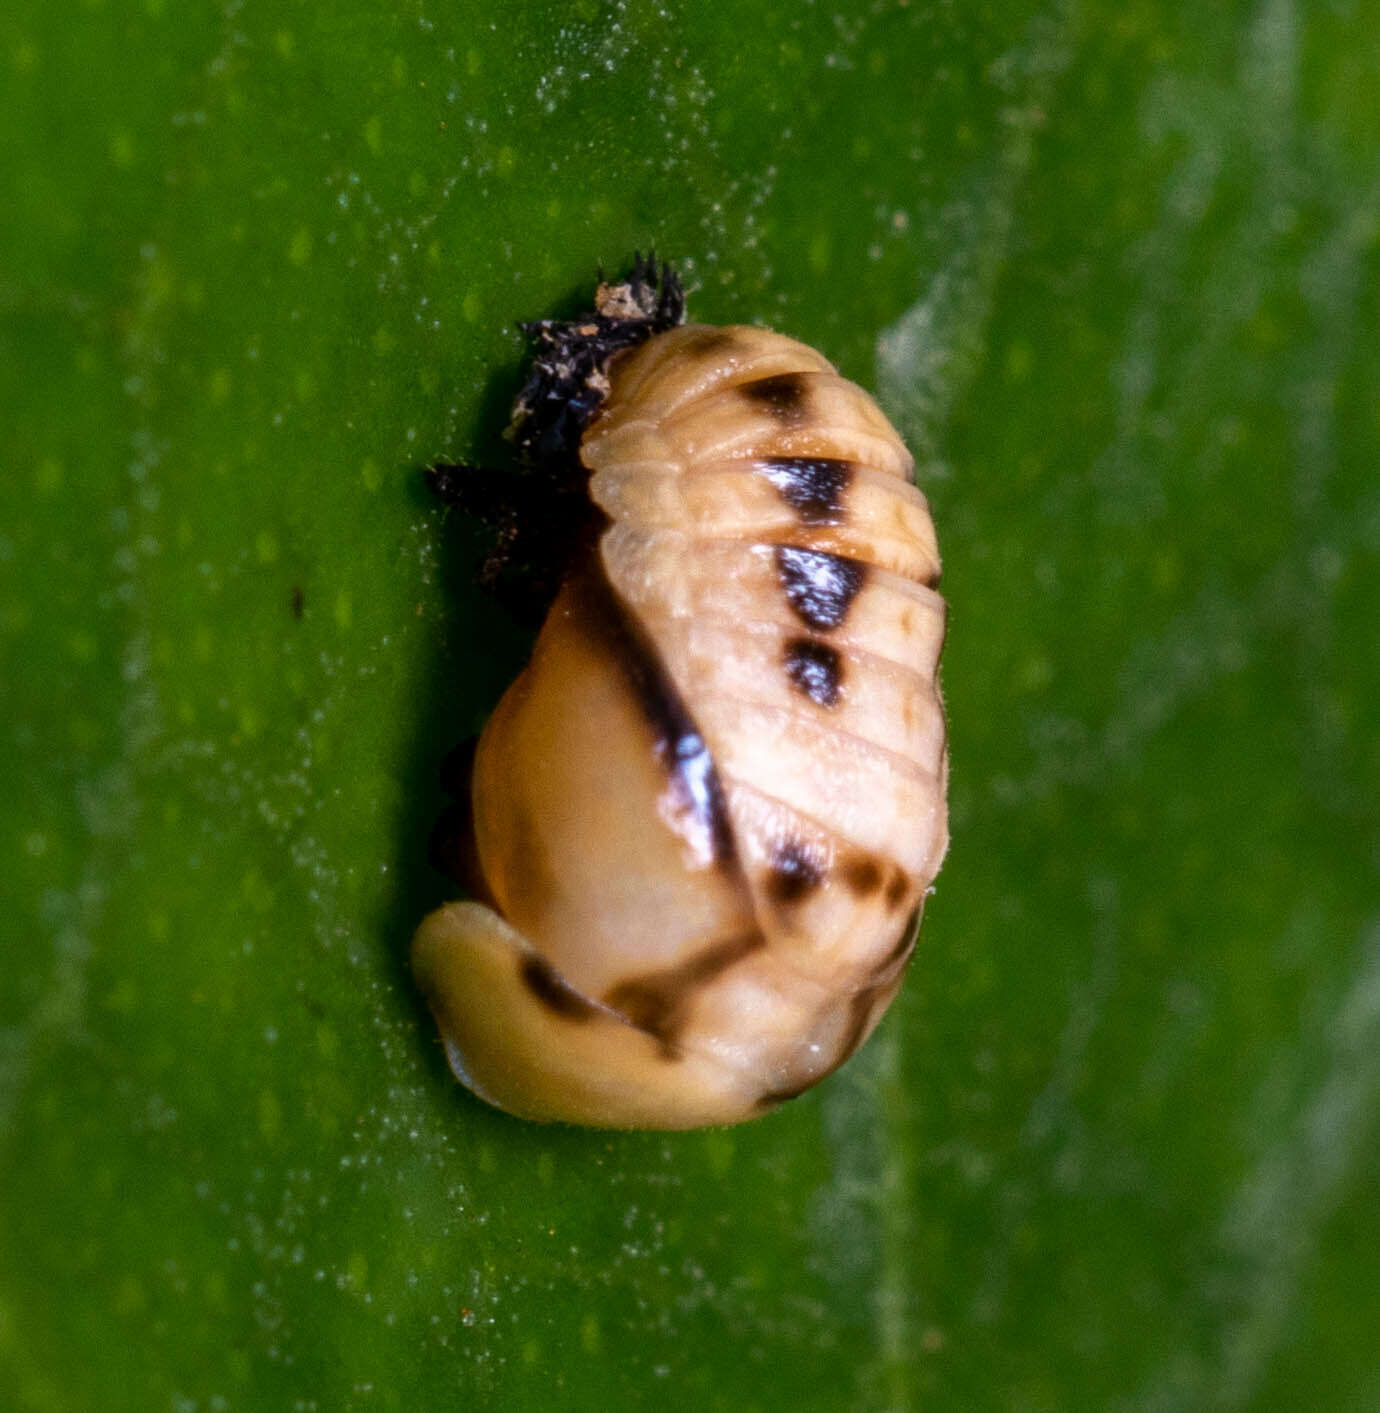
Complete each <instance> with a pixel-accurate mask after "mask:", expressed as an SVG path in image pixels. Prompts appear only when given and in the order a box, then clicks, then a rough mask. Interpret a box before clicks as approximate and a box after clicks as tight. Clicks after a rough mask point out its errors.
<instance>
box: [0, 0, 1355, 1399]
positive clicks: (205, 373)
mask: <svg viewBox="0 0 1380 1413" xmlns="http://www.w3.org/2000/svg"><path fill="white" fill-rule="evenodd" d="M1377 115H1380V7H1377V5H1376V3H1375V0H1331V3H1324V4H1320V5H1314V6H1305V5H1302V4H1299V3H1297V0H1255V3H1252V4H1244V3H1223V4H1216V5H1204V6H1192V7H1190V6H1179V5H1171V4H1168V3H1165V0H1129V2H1128V3H1118V4H1112V3H1108V0H1102V3H1093V0H1087V3H1083V4H1075V3H1072V0H1069V3H1062V2H1061V0H1007V2H1006V3H1001V4H995V3H977V4H969V5H949V4H942V3H937V2H936V3H928V2H927V0H916V2H915V3H910V4H907V3H904V0H896V3H894V4H893V3H877V4H862V3H853V4H845V5H842V6H837V7H835V6H821V5H815V4H811V3H804V0H794V3H790V4H780V3H776V0H765V3H762V4H760V5H754V6H746V5H741V4H736V3H730V0H704V2H703V3H701V4H695V5H691V4H678V3H674V0H671V3H660V4H652V3H643V2H642V0H623V2H622V3H612V4H610V3H600V0H573V3H569V4H555V3H541V4H534V5H530V6H517V5H513V6H507V5H498V4H494V3H478V0H475V2H474V3H463V0H450V2H449V3H447V0H403V3H401V4H397V5H393V6H340V7H333V6H329V5H324V6H323V5H317V6H309V5H305V4H301V3H289V0H268V3H264V4H253V5H246V4H244V3H242V0H224V3H222V4H219V5H204V4H196V3H191V4H181V5H175V4H169V3H166V0H143V2H142V3H136V0H88V3H85V4H82V5H79V6H42V5H39V4H37V3H36V0H19V4H18V5H17V6H12V7H10V8H9V9H8V10H7V11H6V13H5V14H4V15H3V16H0V192H3V193H4V207H5V217H4V219H3V221H0V409H3V412H4V419H5V429H6V448H5V457H4V474H3V476H0V733H3V734H2V735H0V787H3V788H0V915H3V917H4V926H3V933H0V936H3V939H4V940H3V948H4V956H3V967H4V976H5V982H4V985H3V987H0V1406H3V1407H5V1408H7V1409H8V1408H14V1409H18V1410H45V1411H46V1410H69V1409H71V1410H87V1409H102V1410H104V1409H111V1410H123V1409H130V1410H136V1409H137V1410H149V1409H168V1410H177V1413H192V1411H193V1410H195V1413H213V1410H232V1409H255V1410H257V1409H284V1410H288V1409H295V1410H313V1409H318V1410H352V1409H359V1410H366V1409H376V1408H377V1409H404V1408H406V1409H440V1408H471V1407H494V1408H504V1409H527V1408H539V1409H542V1410H556V1409H589V1408H597V1407H616V1408H639V1407H657V1408H662V1409H668V1410H670V1409H687V1410H692V1409H693V1410H711V1409H732V1410H735V1411H736V1410H754V1409H762V1410H768V1409H790V1410H801V1409H811V1410H860V1411H864V1410H865V1413H880V1411H881V1410H896V1411H897V1413H899V1411H900V1410H911V1409H925V1410H935V1411H936V1413H942V1410H973V1409H987V1408H991V1409H1011V1410H1021V1413H1034V1411H1035V1410H1066V1409H1089V1408H1108V1409H1119V1410H1146V1413H1161V1410H1164V1413H1169V1411H1170V1410H1199V1409H1215V1408H1223V1409H1250V1410H1266V1409H1280V1410H1294V1409H1299V1408H1308V1409H1310V1410H1317V1409H1327V1410H1332V1409H1336V1410H1343V1409H1346V1410H1362V1409H1373V1408H1376V1407H1377V1406H1380V1356H1377V1353H1376V1349H1377V1345H1376V1342H1375V1338H1374V1334H1375V1329H1376V1328H1377V1324H1378V1323H1380V1285H1377V1282H1376V1280H1375V1269H1374V1252H1375V1251H1376V1250H1377V1248H1380V1120H1378V1118H1377V1114H1378V1113H1380V878H1378V877H1377V875H1378V874H1380V810H1378V806H1377V800H1378V799H1380V790H1378V789H1377V786H1378V785H1380V720H1378V719H1377V711H1376V706H1375V704H1376V702H1377V699H1380V653H1377V650H1376V649H1377V625H1378V624H1380V587H1377V586H1380V476H1377V467H1378V466H1380V411H1377V409H1380V398H1378V397H1377V390H1380V341H1377V338H1376V330H1377V328H1380V117H1378V116H1377ZM653 244H655V245H656V247H657V249H658V250H659V251H660V252H662V253H663V254H666V255H668V256H671V257H673V258H675V259H676V260H678V261H679V262H680V263H681V265H682V268H683V269H684V270H685V272H686V273H687V275H688V277H689V280H690V282H691V284H692V285H693V286H694V293H693V298H692V310H693V313H694V314H695V316H696V317H698V318H701V319H705V320H709V321H737V322H747V321H758V322H763V323H768V324H770V325H772V326H774V327H777V328H780V329H781V330H782V331H783V332H787V333H790V334H792V335H795V336H797V337H800V338H803V339H805V340H807V341H809V342H811V343H814V344H816V345H817V346H819V347H820V348H821V349H822V350H823V351H824V352H825V353H826V354H827V355H828V356H829V357H830V358H832V359H833V360H834V361H835V362H837V363H838V364H839V366H840V367H841V369H842V370H843V371H844V372H845V373H846V374H848V375H849V376H851V377H854V378H857V379H858V380H860V381H862V382H863V383H865V384H867V385H869V386H871V387H874V388H875V389H876V390H877V391H878V394H879V396H880V398H881V400H882V402H883V405H884V406H885V407H886V409H887V410H888V412H889V413H890V414H891V415H892V416H893V418H894V419H895V420H896V421H897V423H898V425H900V426H901V427H902V428H903V430H904V431H905V433H906V435H907V436H908V438H909V439H910V441H911V442H912V444H913V446H914V447H915V448H916V451H917V457H918V460H919V462H920V471H919V475H920V480H921V484H922V486H923V487H924V489H925V490H926V492H927V494H928V495H929V496H930V499H931V502H932V505H933V507H934V511H935V518H936V520H937V522H938V525H939V528H940V536H941V544H942V546H943V548H944V551H945V559H946V578H945V588H946V593H947V595H948V597H949V599H950V602H951V623H950V637H949V645H948V648H947V655H946V659H945V675H944V681H945V690H946V697H947V700H948V704H949V709H950V714H951V722H952V743H953V797H952V803H953V839H954V843H953V848H952V853H951V857H950V859H949V861H948V863H947V865H946V868H945V870H944V872H943V874H942V875H941V878H940V881H939V888H938V892H937V894H936V896H935V898H934V899H933V902H932V904H931V907H930V909H929V915H928V917H927V921H926V928H925V939H924V943H923V946H922V948H921V953H920V955H919V957H918V959H917V962H916V964H915V965H914V967H913V969H912V973H911V977H910V979H909V981H908V983H907V986H906V988H905V990H904V992H903V993H902V995H901V997H900V999H899V1000H898V1002H897V1004H896V1006H895V1007H894V1009H893V1012H892V1014H891V1015H890V1017H889V1018H888V1020H887V1021H886V1023H885V1024H884V1025H883V1027H882V1029H881V1030H880V1031H879V1033H878V1035H877V1036H876V1037H875V1038H874V1040H873V1042H872V1043H871V1044H870V1045H869V1046H868V1048H867V1049H866V1050H865V1051H864V1053H863V1054H862V1055H861V1056H860V1057H859V1058H858V1060H857V1061H855V1062H854V1063H853V1064H852V1065H850V1066H849V1067H848V1068H847V1069H846V1070H845V1071H843V1072H842V1073H840V1074H839V1075H838V1076H836V1077H834V1078H833V1079H831V1080H830V1081H828V1082H827V1083H826V1084H825V1085H824V1086H823V1087H822V1088H821V1089H820V1090H818V1091H816V1092H814V1093H812V1094H810V1095H808V1096H807V1097H805V1098H803V1099H801V1100H799V1101H798V1102H797V1103H795V1104H793V1105H791V1106H788V1107H787V1109H785V1110H783V1111H782V1112H780V1113H779V1114H777V1115H774V1116H772V1117H770V1118H767V1119H764V1120H762V1121H761V1122H759V1123H757V1124H755V1125H752V1126H749V1127H745V1128H742V1129H737V1130H725V1131H713V1132H707V1133H699V1134H687V1135H675V1136H654V1135H645V1134H626V1135H617V1134H615V1135H610V1134H601V1133H591V1132H583V1131H579V1130H575V1129H566V1128H542V1127H537V1126H534V1125H529V1124H524V1123H521V1122H519V1121H516V1120H513V1119H510V1118H508V1117H507V1116H505V1115H502V1114H499V1113H497V1112H494V1111H491V1110H489V1109H487V1108H486V1107H485V1106H483V1105H482V1104H480V1103H478V1102H477V1101H475V1100H474V1099H472V1098H471V1097H470V1096H469V1095H468V1094H467V1093H466V1092H464V1091H463V1090H461V1089H459V1088H458V1087H457V1086H456V1085H455V1084H454V1082H453V1081H452V1080H451V1078H450V1076H449V1072H448V1071H447V1070H446V1068H445V1065H444V1062H443V1059H442V1057H441V1054H440V1051H439V1047H438V1044H437V1042H436V1039H435V1036H434V1033H433V1029H432V1027H431V1024H430V1022H429V1020H428V1018H427V1017H426V1015H425V1014H424V1011H423V1009H422V1007H421V1006H420V1004H419V1001H418V998H417V996H416V994H415V992H414V990H413V988H412V986H411V983H410V981H409V977H408V973H407V968H406V948H407V943H408V939H409V936H410V933H411V931H412V929H413V927H414V926H415V924H416V922H417V920H418V919H419V918H420V917H421V916H422V915H423V913H424V912H425V911H426V910H427V909H429V908H430V907H432V906H434V905H435V903H436V902H437V901H438V900H439V899H440V898H442V897H444V896H445V893H446V888H445V884H444V882H443V880H441V879H440V878H439V877H438V876H436V875H435V874H433V873H432V872H431V870H430V868H429V866H428V864H427V861H426V852H425V840H426V836H427V833H428V830H429V828H430V825H431V822H432V820H433V818H434V816H435V814H436V812H437V810H438V808H439V806H440V801H441V796H440V791H439V787H438V785H437V783H436V774H437V767H438V764H439V761H440V759H441V758H442V756H443V755H444V753H445V751H446V750H447V748H448V747H449V746H450V745H452V744H454V743H455V742H456V741H458V740H459V739H461V738H463V737H464V736H466V735H468V734H470V733H471V732H472V731H474V730H475V729H476V728H477V726H478V725H479V724H480V723H481V722H482V721H483V719H484V716H485V714H486V713H487V711H488V710H489V709H490V707H491V706H492V704H493V703H494V701H495V700H496V699H497V696H498V694H499V693H500V692H501V690H502V688H503V686H504V685H505V683H506V682H507V681H508V680H509V679H510V677H511V676H512V674H513V672H514V671H515V670H516V669H517V667H518V666H519V665H520V663H521V662H522V660H523V656H524V654H525V652H526V650H527V647H528V644H529V639H528V638H527V637H526V636H525V635H524V633H523V632H522V631H520V630H519V629H518V628H516V627H514V626H513V625H511V624H510V623H509V622H508V621H507V620H506V619H505V618H504V617H503V615H502V614H501V613H500V612H499V611H498V610H496V609H495V608H494V606H493V605H492V604H491V603H490V602H489V601H487V600H486V599H485V598H484V597H483V596H482V595H480V594H479V593H478V591H477V590H476V589H474V587H473V586H472V575H473V571H474V567H475V563H476V555H477V553H478V541H477V539H476V538H475V536H474V535H473V533H471V532H468V531H467V530H466V529H465V528H464V527H462V526H459V525H457V524H456V522H455V521H454V519H451V520H449V521H447V519H446V517H445V516H444V514H443V513H442V512H441V511H440V510H439V509H438V508H437V507H436V506H435V505H433V504H431V503H430V502H429V500H428V498H427V496H426V494H425V492H424V488H423V485H422V481H421V477H420V471H419V468H420V467H421V465H422V464H424V463H425V462H426V461H428V460H430V459H433V458H438V457H454V458H464V457H479V458H483V457H490V458H491V457H494V456H495V455H498V454H501V453H500V451H499V447H500V444H499V442H498V439H497V433H498V431H499V430H500V428H501V427H502V425H503V422H504V420H505V411H504V409H505V406H506V403H507V401H508V399H509V398H510V397H511V395H512V392H513V390H514V387H515V385H516V381H517V379H518V377H519V373H520V365H521V357H522V347H523V343H522V338H521V336H520V334H519V332H518V330H517V323H518V322H519V321H520V320H523V319H528V318H535V317H540V316H543V315H545V314H548V313H551V312H560V311H566V310H569V309H570V308H571V307H573V305H574V304H575V303H576V301H577V300H579V299H581V298H583V297H584V296H586V295H587V294H588V291H589V286H590V281H591V278H592V275H593V271H594V268H595V266H596V264H597V263H598V262H599V261H600V260H602V261H604V262H605V263H606V264H607V265H608V266H609V267H610V268H616V267H618V266H619V265H621V264H622V263H623V262H624V261H625V260H626V259H627V258H628V256H629V255H630V253H631V252H632V250H633V249H634V248H638V247H641V248H643V249H645V248H647V247H648V246H650V245H653Z"/></svg>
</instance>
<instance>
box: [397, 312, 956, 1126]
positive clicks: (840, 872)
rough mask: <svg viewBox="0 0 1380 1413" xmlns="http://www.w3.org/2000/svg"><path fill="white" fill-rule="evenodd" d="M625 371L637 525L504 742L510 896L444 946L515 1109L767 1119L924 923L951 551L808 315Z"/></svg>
mask: <svg viewBox="0 0 1380 1413" xmlns="http://www.w3.org/2000/svg"><path fill="white" fill-rule="evenodd" d="M609 380H610V389H609V393H608V396H607V398H606V400H605V402H604V404H603V410H602V411H601V413H600V414H599V415H598V416H597V417H596V418H595V420H594V421H593V423H592V425H590V427H589V428H588V430H587V431H586V433H585V435H584V439H583V442H582V444H581V458H582V460H583V462H584V465H585V466H586V467H587V468H588V469H589V471H590V473H591V476H590V487H589V489H590V495H591V497H592V498H593V500H594V502H595V503H596V504H597V505H598V506H599V507H600V509H601V510H602V511H603V513H604V514H605V515H606V517H607V521H606V524H605V525H604V527H603V529H602V532H601V534H600V535H599V536H598V538H597V542H596V543H595V544H594V545H593V546H592V547H591V549H590V550H589V552H588V553H587V554H586V555H585V556H584V558H583V559H582V560H581V561H580V562H579V563H577V565H576V567H575V568H574V570H572V572H571V573H570V574H569V575H568V576H567V579H566V581H565V583H564V586H563V587H562V589H561V591H560V595H559V597H558V598H557V600H556V602H555V604H554V606H553V607H552V610H551V612H550V615H549V616H548V618H547V620H546V623H545V626H544V627H543V629H542V631H541V634H540V636H539V638H538V641H537V644H536V647H535V649H534V652H533V656H532V660H531V662H530V663H529V665H528V666H527V668H526V669H525V670H524V671H523V673H522V674H521V675H520V676H519V677H518V679H517V680H516V681H515V682H514V683H513V685H512V687H511V688H510V689H509V690H508V692H507V694H506V695H505V696H504V698H503V700H502V701H501V702H500V704H499V706H498V708H497V710H496V711H495V713H494V715H493V717H492V718H491V720H490V721H489V723H488V725H487V726H486V728H485V730H484V733H483V735H482V736H481V738H480V742H479V745H478V748H477V751H476V757H475V765H474V776H473V800H472V803H473V827H474V850H475V854H476V856H477V860H478V870H479V874H480V876H481V882H480V883H479V884H478V885H477V891H479V892H480V893H481V894H482V895H483V901H480V902H470V903H453V904H450V905H448V906H446V907H444V908H441V909H440V910H438V911H437V912H435V913H433V914H432V915H431V917H429V918H428V919H426V921H425V922H424V923H423V925H422V927H421V929H420V930H419V932H418V934H417V938H416V941H415V943H414V965H415V968H416V971H417V975H418V978H419V981H420V983H421V985H422V988H423V990H424V991H425V993H426V995H427V998H428V1001H429V1003H430V1005H431V1007H432V1009H433V1011H434V1012H435V1013H436V1016H437V1018H438V1020H439V1022H440V1026H441V1031H442V1034H443V1037H444V1039H445V1043H446V1047H447V1052H448V1054H449V1057H450V1060H451V1064H452V1067H453V1068H454V1069H455V1071H456V1073H457V1075H458V1076H459V1077H460V1078H461V1080H462V1081H463V1082H464V1083H466V1084H467V1085H469V1086H470V1088H472V1089H473V1090H474V1091H475V1092H476V1093H477V1094H479V1095H480V1096H481V1097H482V1098H485V1099H487V1100H489V1101H490V1102H491V1103H494V1104H496V1105H498V1106H499V1107H501V1108H504V1109H506V1110H508V1111H510V1112H512V1113H515V1114H519V1115H522V1116H524V1117H527V1118H532V1119H540V1120H565V1121H567V1122H572V1123H582V1124H590V1125H596V1126H601V1127H618V1128H623V1127H627V1128H666V1129H674V1128H693V1127H698V1126H700V1125H705V1124H726V1123H736V1122H739V1121H741V1120H744V1119H750V1118H753V1117H756V1116H758V1115H760V1114H763V1113H765V1112H767V1111H769V1110H770V1109H772V1108H774V1107H775V1106H776V1105H778V1104H779V1103H781V1102H782V1101H784V1100H786V1099H789V1098H791V1097H793V1096H795V1095H797V1094H799V1093H800V1092H802V1091H803V1090H805V1089H807V1088H809V1087H810V1086H811V1085H812V1084H814V1083H816V1082H817V1081H818V1080H819V1079H821V1078H823V1077H824V1076H825V1075H827V1074H828V1073H829V1072H830V1071H832V1070H833V1069H835V1068H836V1067H837V1066H838V1065H840V1064H842V1063H843V1061H844V1060H846V1059H847V1058H848V1056H849V1055H851V1054H852V1053H853V1051H854V1050H856V1049H857V1047H858V1046H859V1045H860V1044H861V1043H862V1042H863V1041H864V1040H865V1039H866V1037H867V1036H868V1034H869V1033H870V1032H871V1030H872V1028H873V1027H874V1026H875V1025H876V1023H877V1021H878V1019H879V1018H880V1016H881V1014H882V1012H883V1011H884V1010H885V1009H886V1006H887V1005H888V1003H889V1002H890V1000H891V998H892V996H893V995H894V994H895V992H896V990H897V988H898V986H899V985H900V982H901V978H902V974H903V972H904V970H905V967H906V964H907V962H908V960H909V958H910V954H911V951H912V949H913V947H914V944H915V937H916V931H917V928H918V923H919V915H920V909H921V905H922V903H923V900H924V897H925V894H926V891H927V889H928V888H929V885H930V883H931V882H932V881H933V879H934V876H935V874H936V873H937V872H938V869H939V865H940V862H941V860H942V858H943V855H944V851H945V848H946V846H947V840H948V833H947V813H946V807H945V783H946V774H947V755H946V747H945V729H944V718H943V711H942V707H941V703H940V699H939V693H938V688H937V684H936V671H937V667H938V660H939V653H940V647H941V644H942V640H943V636H944V618H945V610H944V602H943V600H942V599H941V598H940V596H939V594H938V593H937V592H936V588H935V585H936V584H937V582H938V578H939V555H938V550H937V547H936V544H935V535H934V528H933V525H932V523H931V520H930V516H929V512H928V509H927V506H926V503H925V499H924V497H923V495H922V494H921V493H920V492H919V491H918V490H917V489H916V488H915V487H914V485H913V484H912V480H911V477H912V473H913V461H912V458H911V456H910V454H909V453H908V452H907V450H906V449H905V447H904V446H903V444H902V443H901V441H900V439H899V437H898V436H897V434H896V432H895V431H894V430H893V428H892V427H891V425H890V423H889V422H888V421H887V419H886V418H885V417H884V416H883V415H882V413H881V411H880V410H879V409H878V407H877V405H876V404H875V402H873V400H872V399H871V398H870V397H869V396H868V395H867V394H866V393H865V392H863V391H862V390H861V389H860V388H858V387H857V386H856V385H854V384H853V383H850V382H848V381H847V380H845V379H843V378H841V377H839V376H838V374H837V373H836V372H835V371H834V369H833V367H832V366H831V365H830V364H829V363H827V362H826V361H825V360H824V359H823V358H822V357H821V356H820V355H819V354H817V353H815V352H814V351H812V350H811V349H809V348H807V347H805V346H804V345H802V344H800V343H796V342H794V341H793V340H791V339H788V338H784V337H782V336H781V335H779V334H774V333H771V332H768V331H766V330H762V329H758V328H750V327H736V326H730V327H723V328H719V327H709V326H705V325H695V324H691V325H685V326H683V327H679V328H674V329H671V330H669V331H668V332H664V333H660V334H658V335H656V336H655V337H653V338H651V339H650V340H649V341H648V342H646V343H644V344H642V345H641V346H640V347H638V348H635V349H632V350H630V351H628V352H624V353H620V354H618V355H617V356H616V357H615V358H614V359H613V361H612V363H611V365H610V367H609Z"/></svg>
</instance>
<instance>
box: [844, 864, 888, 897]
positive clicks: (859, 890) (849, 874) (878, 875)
mask: <svg viewBox="0 0 1380 1413" xmlns="http://www.w3.org/2000/svg"><path fill="white" fill-rule="evenodd" d="M839 874H840V876H841V877H842V879H843V881H844V882H845V883H846V884H847V885H848V887H849V888H850V889H851V890H852V892H853V893H854V895H855V896H856V897H859V898H868V897H871V895H872V894H873V893H875V892H876V891H877V889H879V888H880V887H881V886H882V877H883V875H882V866H881V864H880V863H878V862H877V860H876V859H874V858H871V857H870V856H869V855H867V854H855V855H854V856H853V857H852V858H850V859H847V860H845V862H844V864H843V866H842V868H841V869H840V870H839Z"/></svg>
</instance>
